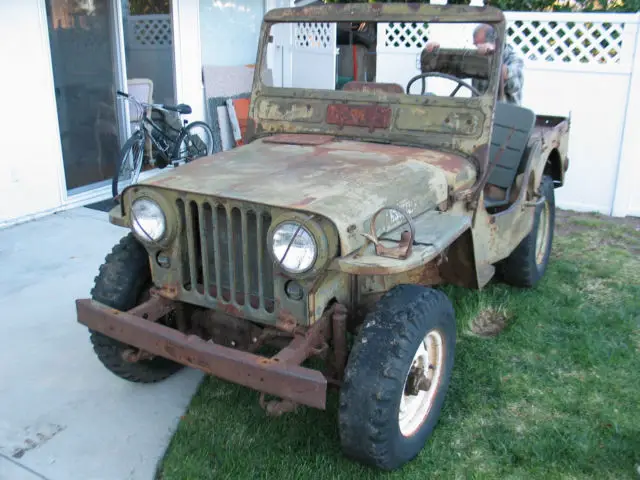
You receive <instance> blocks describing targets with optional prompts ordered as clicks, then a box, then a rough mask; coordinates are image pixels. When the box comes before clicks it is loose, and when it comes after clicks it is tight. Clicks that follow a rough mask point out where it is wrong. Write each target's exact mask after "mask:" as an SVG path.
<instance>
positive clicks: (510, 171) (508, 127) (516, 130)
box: [484, 102, 536, 208]
mask: <svg viewBox="0 0 640 480" xmlns="http://www.w3.org/2000/svg"><path fill="white" fill-rule="evenodd" d="M535 122H536V115H535V113H533V111H532V110H530V109H528V108H524V107H521V106H518V105H514V104H512V103H506V102H497V103H496V109H495V112H494V120H493V131H492V134H491V146H490V148H489V165H488V168H489V169H491V172H490V174H489V178H488V179H487V187H489V188H487V187H485V201H484V204H485V207H486V208H492V207H502V206H504V205H508V204H509V203H510V202H509V200H510V197H511V189H512V188H513V184H514V182H515V179H516V176H517V175H518V173H519V172H521V171H522V169H523V168H524V162H525V161H526V157H527V154H526V152H527V145H528V144H529V139H530V138H531V134H532V132H533V129H534V127H535ZM503 146H504V150H502V148H503ZM501 150H502V151H501ZM491 186H495V187H498V189H500V190H502V191H504V193H505V195H504V198H491V197H487V191H490V190H492V189H491ZM493 190H495V189H493Z"/></svg>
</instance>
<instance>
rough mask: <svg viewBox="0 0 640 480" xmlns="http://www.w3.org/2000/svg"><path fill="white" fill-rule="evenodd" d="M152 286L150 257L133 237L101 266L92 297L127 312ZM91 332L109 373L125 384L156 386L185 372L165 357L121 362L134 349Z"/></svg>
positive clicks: (111, 254)
mask: <svg viewBox="0 0 640 480" xmlns="http://www.w3.org/2000/svg"><path fill="white" fill-rule="evenodd" d="M150 284H151V271H150V269H149V257H148V255H147V252H146V250H145V249H144V247H143V246H142V245H141V244H140V243H139V242H138V241H137V240H136V239H135V237H134V236H133V234H131V233H130V234H128V235H127V236H126V237H124V238H123V239H122V240H120V242H119V243H118V244H117V245H116V246H114V247H113V250H112V251H111V253H110V254H109V255H107V257H106V258H105V262H104V264H102V265H101V266H100V271H99V273H98V276H97V277H96V278H95V285H94V287H93V289H92V290H91V297H92V298H93V300H95V301H97V302H100V303H103V304H105V305H108V306H110V307H112V308H116V309H118V310H123V311H126V310H129V309H131V308H133V307H135V306H136V305H138V304H139V303H140V300H141V298H142V297H143V296H144V294H145V292H146V291H147V290H148V288H149V286H150ZM89 332H90V340H91V343H92V344H93V350H94V351H95V353H96V355H97V356H98V359H99V360H100V361H101V362H102V364H103V365H104V366H105V367H107V369H108V370H109V371H111V372H112V373H114V374H115V375H117V376H118V377H120V378H123V379H125V380H129V381H131V382H139V383H155V382H159V381H161V380H164V379H165V378H167V377H169V376H171V375H172V374H174V373H175V372H177V371H178V370H180V369H181V368H182V365H180V364H178V363H175V362H172V361H170V360H167V359H165V358H162V357H154V358H152V359H148V360H141V361H139V362H136V363H132V362H127V361H125V360H124V359H123V358H122V353H123V352H124V351H125V350H126V349H128V348H134V347H131V346H129V345H127V344H124V343H121V342H119V341H117V340H114V339H113V338H110V337H107V336H106V335H103V334H102V333H99V332H96V331H93V330H89ZM134 350H135V348H134Z"/></svg>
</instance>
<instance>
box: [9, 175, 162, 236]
mask: <svg viewBox="0 0 640 480" xmlns="http://www.w3.org/2000/svg"><path fill="white" fill-rule="evenodd" d="M167 168H172V167H167ZM161 171H162V170H160V169H157V168H155V169H153V170H149V171H148V172H142V173H141V174H140V177H139V178H138V182H141V181H143V180H146V179H147V178H150V177H153V176H154V175H156V174H158V173H160V172H161ZM109 198H112V192H111V182H109V185H105V186H103V187H99V188H94V189H92V190H89V191H87V192H83V193H78V194H76V195H72V196H70V197H69V199H67V200H65V201H64V202H63V203H62V204H61V205H58V206H57V207H54V208H48V209H47V210H42V211H40V212H37V213H32V214H27V215H21V216H20V217H17V218H12V219H10V220H3V221H0V229H3V228H9V227H14V226H16V225H20V224H22V223H26V222H30V221H32V220H37V219H39V218H42V217H46V216H48V215H51V214H54V213H59V212H63V211H65V210H71V209H72V208H78V207H84V206H86V205H90V204H92V203H95V202H100V201H102V200H107V199H109Z"/></svg>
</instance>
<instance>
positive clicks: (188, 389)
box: [0, 208, 202, 480]
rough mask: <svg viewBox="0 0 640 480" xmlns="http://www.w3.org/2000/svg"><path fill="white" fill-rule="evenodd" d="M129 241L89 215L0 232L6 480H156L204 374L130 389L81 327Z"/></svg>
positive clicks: (1, 435)
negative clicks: (107, 267) (102, 269)
mask: <svg viewBox="0 0 640 480" xmlns="http://www.w3.org/2000/svg"><path fill="white" fill-rule="evenodd" d="M125 233H126V231H125V230H123V229H122V228H118V227H115V226H113V225H111V224H109V222H108V219H107V214H106V213H103V212H100V211H95V210H89V209H87V208H78V209H75V210H71V211H68V212H63V213H59V214H56V215H51V216H49V217H46V218H43V219H41V220H37V221H34V222H30V223H26V224H23V225H18V226H16V227H12V228H9V229H5V230H0V265H1V267H0V303H1V304H2V306H3V308H2V320H1V322H2V325H3V331H2V335H0V479H1V480H22V479H28V480H32V479H48V480H58V479H59V480H70V479H79V480H103V479H104V480H124V479H136V480H137V479H145V480H147V479H148V480H150V479H152V478H153V476H154V473H155V469H156V466H157V464H158V462H159V460H161V458H162V456H163V454H164V451H165V449H166V447H167V446H168V444H169V441H170V440H171V436H172V434H173V432H174V430H175V428H176V426H177V423H178V421H179V419H180V416H181V415H182V414H183V412H184V411H185V409H186V407H187V405H188V404H189V401H190V399H191V397H192V395H193V394H194V393H195V390H196V388H197V386H198V384H199V382H200V380H201V378H202V375H201V373H200V372H198V371H196V370H192V369H185V370H183V371H181V372H179V373H178V374H177V375H175V376H173V377H171V378H169V379H168V380H165V381H164V382H161V383H160V384H156V385H137V384H133V383H130V382H127V381H124V380H121V379H119V378H118V377H116V376H115V375H113V374H111V373H110V372H109V371H108V370H107V369H106V368H104V367H103V366H102V364H101V363H100V362H99V361H98V360H97V357H96V356H95V355H94V353H93V350H92V347H91V344H90V342H89V336H88V332H87V329H86V328H85V327H83V326H82V325H79V324H78V323H77V322H76V318H75V304H74V300H75V299H76V298H79V297H88V296H89V291H90V289H91V287H92V284H93V278H94V276H95V275H96V274H97V272H98V267H99V266H100V264H101V263H102V261H103V260H104V256H105V255H106V254H107V253H108V252H109V251H110V250H111V247H112V246H113V245H114V244H115V243H116V242H117V241H118V240H119V239H120V238H121V237H122V236H123V235H124V234H125Z"/></svg>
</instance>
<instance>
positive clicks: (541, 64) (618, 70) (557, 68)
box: [524, 59, 632, 75]
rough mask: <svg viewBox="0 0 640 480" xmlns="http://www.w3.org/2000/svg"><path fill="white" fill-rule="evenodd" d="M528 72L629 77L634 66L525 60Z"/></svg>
mask: <svg viewBox="0 0 640 480" xmlns="http://www.w3.org/2000/svg"><path fill="white" fill-rule="evenodd" d="M524 66H525V68H526V71H531V70H542V71H546V72H572V73H574V72H580V73H598V74H600V75H629V74H630V73H631V68H632V66H631V65H630V64H629V65H623V64H619V63H605V64H596V63H578V62H573V63H570V62H566V63H565V62H547V61H544V60H538V61H536V60H527V59H525V60H524Z"/></svg>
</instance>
